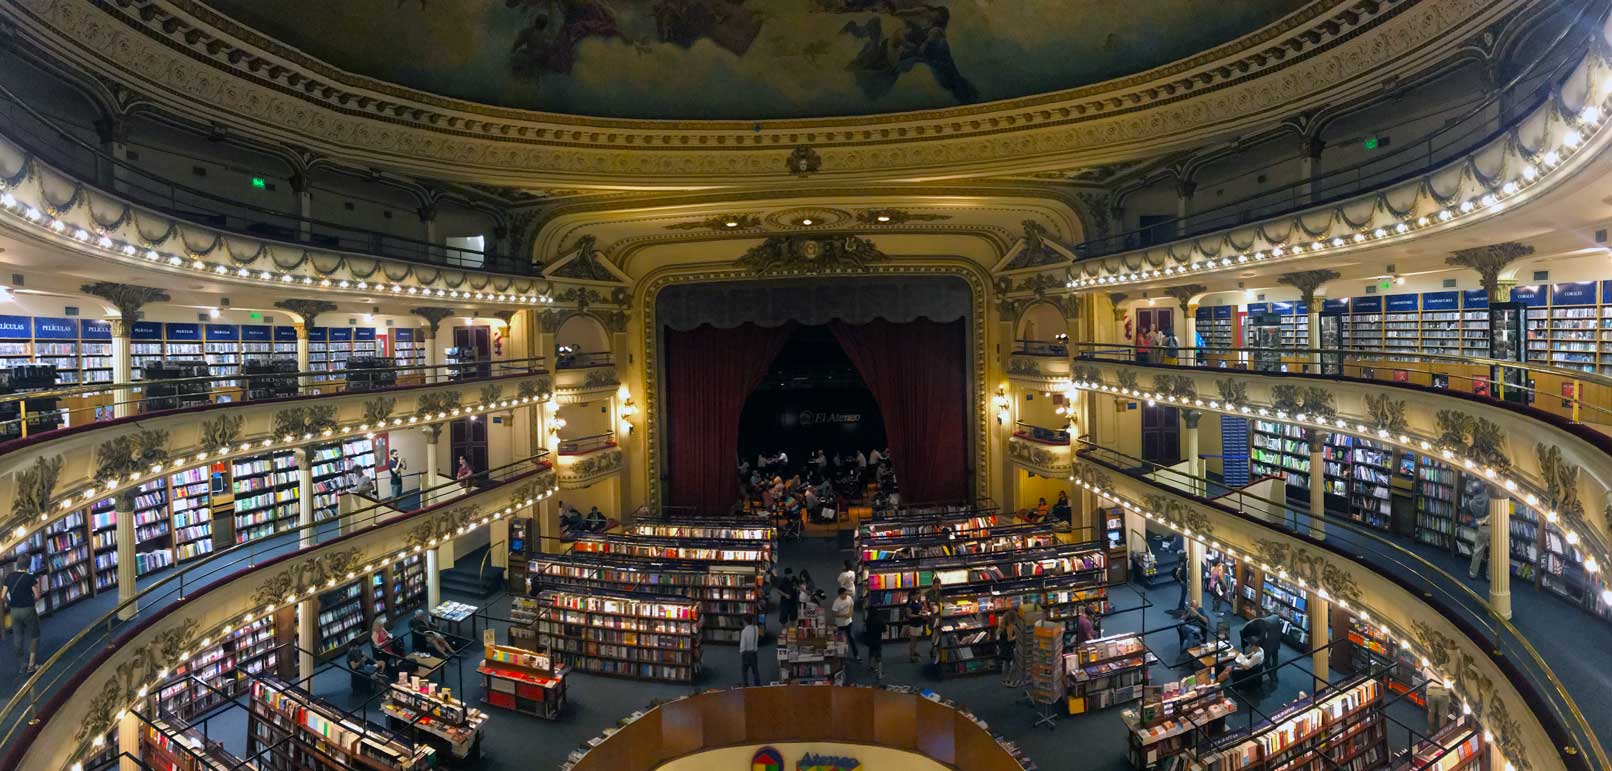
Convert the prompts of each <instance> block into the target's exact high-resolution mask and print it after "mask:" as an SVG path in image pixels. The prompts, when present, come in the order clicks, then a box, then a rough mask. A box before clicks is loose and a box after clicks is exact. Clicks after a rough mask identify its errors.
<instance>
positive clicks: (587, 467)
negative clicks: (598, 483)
mask: <svg viewBox="0 0 1612 771" xmlns="http://www.w3.org/2000/svg"><path fill="white" fill-rule="evenodd" d="M622 461H623V457H622V454H621V449H620V448H616V447H612V448H610V449H608V450H605V451H603V452H595V453H590V454H588V455H585V456H583V457H582V458H581V459H579V460H577V461H576V462H575V463H570V464H567V465H562V466H561V467H560V473H559V478H560V481H562V482H566V483H576V482H585V481H588V480H591V479H593V478H595V477H599V476H603V475H605V474H608V473H610V472H612V471H615V470H617V469H619V468H621V464H622Z"/></svg>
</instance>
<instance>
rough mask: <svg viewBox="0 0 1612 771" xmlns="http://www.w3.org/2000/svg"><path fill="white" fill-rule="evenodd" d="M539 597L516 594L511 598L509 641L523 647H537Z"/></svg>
mask: <svg viewBox="0 0 1612 771" xmlns="http://www.w3.org/2000/svg"><path fill="white" fill-rule="evenodd" d="M537 609H538V606H537V598H536V597H526V596H522V595H515V596H513V597H510V598H509V620H510V624H509V641H510V643H512V644H519V645H520V646H521V647H526V648H536V647H538V643H537Z"/></svg>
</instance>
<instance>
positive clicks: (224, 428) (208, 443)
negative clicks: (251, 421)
mask: <svg viewBox="0 0 1612 771" xmlns="http://www.w3.org/2000/svg"><path fill="white" fill-rule="evenodd" d="M245 422H246V419H245V418H244V417H242V416H240V415H230V414H229V413H224V414H222V415H219V416H218V417H216V418H213V419H212V420H204V421H202V427H201V435H202V439H201V448H202V450H203V451H205V452H216V451H218V450H224V449H229V448H231V447H234V446H235V444H236V443H238V442H239V441H240V440H241V426H242V425H243V424H244V423H245Z"/></svg>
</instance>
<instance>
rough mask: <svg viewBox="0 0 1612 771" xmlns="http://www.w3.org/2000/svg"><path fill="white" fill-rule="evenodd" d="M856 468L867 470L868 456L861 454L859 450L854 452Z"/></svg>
mask: <svg viewBox="0 0 1612 771" xmlns="http://www.w3.org/2000/svg"><path fill="white" fill-rule="evenodd" d="M856 467H857V468H867V467H868V456H867V454H866V453H864V452H862V451H861V450H857V451H856Z"/></svg>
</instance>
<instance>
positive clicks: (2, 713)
mask: <svg viewBox="0 0 1612 771" xmlns="http://www.w3.org/2000/svg"><path fill="white" fill-rule="evenodd" d="M547 455H548V452H547V451H546V450H540V451H538V452H536V453H534V454H532V455H529V456H527V457H525V458H520V459H517V460H515V461H512V462H510V463H507V464H504V465H502V466H498V467H496V468H493V469H489V470H487V471H484V472H481V473H482V475H484V476H487V477H489V478H491V477H493V476H494V475H498V476H500V477H502V478H501V479H500V480H499V484H509V483H511V482H514V481H517V480H519V479H522V478H525V477H526V476H527V475H529V474H533V473H538V472H541V471H544V470H546V469H547V468H548V466H547V463H546V461H545V460H544V458H545V457H546V456H547ZM439 490H457V491H461V492H463V493H465V494H466V495H477V494H481V493H484V492H486V488H478V489H475V490H472V491H463V490H462V488H461V487H460V485H459V482H458V481H456V480H447V481H444V482H443V483H441V484H438V485H436V486H433V487H431V488H426V489H421V490H420V491H419V493H420V494H422V495H424V494H426V493H432V492H437V491H439ZM403 497H408V494H405V495H404V496H403ZM454 497H455V498H458V497H463V496H458V495H456V496H454ZM397 500H401V498H387V499H385V500H383V501H382V502H380V503H376V504H374V505H372V506H368V507H365V508H363V509H358V510H355V511H352V512H349V513H347V514H339V515H337V516H336V517H333V518H331V519H327V520H325V521H322V522H314V523H312V524H310V525H297V526H294V527H291V528H288V529H287V530H286V531H285V532H283V533H277V534H275V535H274V536H271V537H270V538H268V539H258V540H253V541H248V542H246V543H242V544H236V545H234V546H231V547H229V548H226V549H222V550H219V551H215V552H213V553H212V554H211V555H209V556H207V557H203V558H201V559H199V560H197V561H195V562H192V563H190V564H188V565H184V566H178V569H176V570H175V571H174V572H173V573H171V574H169V575H166V576H163V577H162V578H160V579H158V580H156V581H154V582H152V583H151V584H150V585H149V586H147V587H145V588H144V589H141V590H139V591H138V592H136V593H135V595H134V596H133V597H131V598H129V599H127V600H123V601H120V602H119V603H118V604H117V605H115V606H114V607H113V608H112V609H111V610H109V611H107V612H106V613H104V614H102V615H101V616H100V617H98V618H96V619H95V620H94V621H92V622H90V623H89V624H88V625H86V626H85V627H84V628H83V629H81V630H79V631H78V632H77V633H76V634H74V635H73V636H72V637H71V638H70V639H69V640H68V641H67V642H66V643H65V644H63V645H62V646H61V647H60V648H59V649H57V650H56V651H55V652H54V653H52V654H51V655H50V657H49V658H47V659H46V660H45V662H44V663H43V664H42V665H40V667H39V669H38V671H36V672H34V673H33V674H31V675H29V676H28V678H27V679H26V680H25V681H23V682H22V683H21V684H20V685H19V687H18V688H17V689H16V692H15V693H14V694H13V695H12V696H11V697H10V698H9V699H8V700H7V701H6V703H5V705H4V706H3V707H0V725H3V726H4V731H5V733H4V734H3V735H0V747H4V746H7V745H9V744H10V742H11V740H12V739H13V738H14V737H15V734H16V732H17V730H18V728H19V727H21V726H23V725H26V724H27V722H26V721H24V720H23V719H22V718H24V717H28V718H29V719H30V720H37V719H38V714H37V709H38V707H39V705H40V703H41V702H42V701H44V700H45V699H46V698H48V697H49V696H50V695H51V694H52V693H54V688H55V687H56V686H59V685H60V684H61V683H62V682H63V681H64V679H66V678H68V677H71V676H72V674H73V673H74V672H75V671H76V670H77V669H78V668H77V667H74V668H73V669H71V670H67V671H58V670H59V669H60V666H61V665H62V664H64V659H65V658H66V657H68V656H70V655H75V652H76V655H77V656H78V657H80V658H82V657H83V656H85V655H99V654H101V653H104V644H96V645H93V646H90V647H88V648H87V649H85V650H78V649H79V648H81V647H83V646H82V644H83V643H84V642H85V641H86V640H88V639H89V637H90V635H91V634H92V633H94V632H95V631H96V630H103V636H102V637H101V638H98V639H97V640H96V642H97V643H102V641H105V640H109V638H111V636H112V632H113V630H114V629H117V628H119V626H120V625H123V624H127V623H129V622H127V621H122V620H120V619H119V614H121V613H123V612H125V609H130V608H132V609H133V610H134V612H136V613H138V612H139V608H140V607H141V605H146V606H147V607H148V608H150V607H154V608H161V609H163V612H166V611H167V610H168V609H171V608H172V607H174V605H175V604H177V603H179V602H183V601H184V600H185V597H186V595H187V591H189V592H195V591H197V590H199V589H203V588H205V587H206V586H208V585H210V584H211V583H213V582H214V580H217V579H221V578H227V577H228V576H229V575H231V573H226V572H225V571H226V570H231V569H233V568H236V567H238V566H239V565H240V564H241V563H242V561H243V558H244V562H245V566H246V569H248V570H251V569H254V568H255V567H256V562H257V560H258V558H259V557H269V556H274V557H284V556H286V555H289V554H295V553H297V552H300V551H302V550H303V548H304V547H302V546H301V541H302V539H303V538H307V539H309V540H310V541H311V543H312V544H314V545H315V546H316V545H317V544H318V543H319V541H320V538H319V536H320V532H319V531H321V530H327V529H330V528H331V527H332V525H333V524H335V525H341V526H342V528H343V531H344V532H341V533H339V535H342V536H345V535H348V534H350V533H354V532H358V531H361V530H367V529H369V528H371V527H375V526H379V525H382V524H394V523H396V522H398V521H400V520H404V519H411V518H414V517H417V516H421V515H422V514H425V513H427V512H429V511H430V510H431V509H433V508H439V507H441V506H443V505H446V504H448V503H451V502H452V501H451V499H449V500H445V501H439V502H438V503H436V504H433V506H431V507H428V508H427V509H422V510H419V511H414V512H406V513H403V514H402V515H401V516H393V517H391V518H390V519H387V520H385V521H384V522H383V521H382V519H381V518H382V516H383V515H386V514H395V513H396V511H397V510H396V509H393V508H391V507H390V506H388V505H386V504H388V503H392V502H395V501H397ZM366 515H367V516H366ZM293 536H294V537H293ZM265 540H273V541H276V544H275V545H274V546H271V547H268V548H267V550H266V551H265V552H264V553H262V554H260V553H259V549H260V548H263V544H262V542H263V541H265ZM287 546H289V547H291V548H289V549H286V548H284V547H287ZM226 558H228V559H226ZM199 568H205V570H198V569H199ZM198 572H200V573H203V577H204V578H207V579H208V580H207V581H206V582H204V583H201V584H199V585H198V584H197V582H196V580H195V579H194V578H190V580H189V586H187V585H186V584H187V578H189V577H191V576H192V574H194V573H198ZM173 590H177V591H176V592H174V591H173ZM159 592H160V593H161V594H160V595H159ZM170 593H173V594H174V596H175V601H174V603H170V604H162V605H153V604H150V603H151V602H152V601H153V600H161V599H164V598H166V597H167V596H168V595H169V594H170ZM130 621H132V619H131V620H130ZM47 676H50V677H51V679H50V681H49V682H45V678H46V677H47ZM19 710H22V711H23V714H19Z"/></svg>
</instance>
